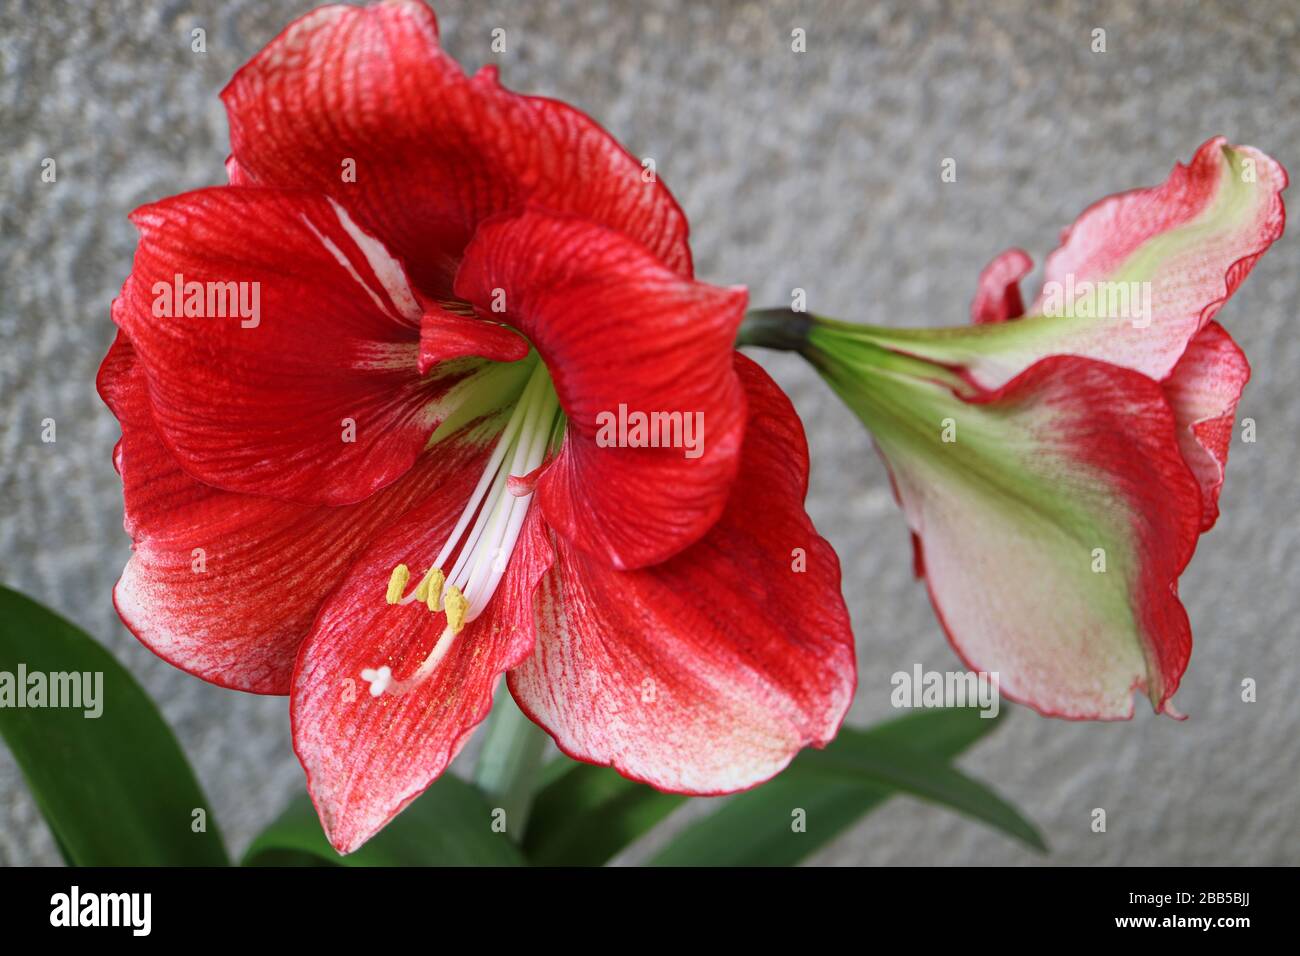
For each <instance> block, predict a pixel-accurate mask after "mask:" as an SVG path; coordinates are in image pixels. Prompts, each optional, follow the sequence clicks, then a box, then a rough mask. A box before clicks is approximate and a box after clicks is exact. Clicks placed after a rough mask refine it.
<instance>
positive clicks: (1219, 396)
mask: <svg viewBox="0 0 1300 956" xmlns="http://www.w3.org/2000/svg"><path fill="white" fill-rule="evenodd" d="M1249 380H1250V363H1249V362H1247V361H1246V355H1245V353H1244V352H1242V351H1241V349H1239V348H1238V347H1237V343H1235V342H1234V341H1232V337H1231V336H1230V335H1228V333H1227V332H1226V331H1224V329H1223V326H1221V325H1219V323H1217V322H1211V323H1210V324H1209V325H1207V326H1206V327H1205V328H1203V329H1201V331H1200V332H1199V333H1197V335H1196V338H1194V339H1192V341H1191V342H1190V343H1189V344H1188V346H1187V351H1186V352H1184V353H1183V357H1182V358H1181V359H1179V360H1178V364H1177V365H1175V366H1174V370H1173V371H1172V372H1171V373H1170V375H1169V377H1168V378H1167V379H1165V381H1164V382H1163V383H1162V384H1163V386H1164V390H1165V397H1166V398H1168V399H1169V404H1170V405H1171V406H1173V409H1174V417H1175V419H1176V420H1177V424H1178V446H1179V448H1181V449H1182V452H1183V458H1185V459H1186V460H1187V464H1188V465H1190V466H1191V469H1192V474H1194V475H1195V476H1196V480H1197V482H1199V483H1200V486H1201V505H1202V513H1201V530H1202V531H1208V530H1209V529H1210V528H1212V527H1213V526H1214V522H1215V521H1216V520H1218V517H1219V489H1220V488H1221V487H1222V486H1223V472H1224V469H1225V468H1226V467H1227V465H1228V446H1229V444H1231V442H1232V426H1233V421H1234V416H1235V414H1236V411H1237V402H1238V400H1240V398H1241V392H1242V389H1244V388H1245V387H1246V382H1247V381H1249Z"/></svg>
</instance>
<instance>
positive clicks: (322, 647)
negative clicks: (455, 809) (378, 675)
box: [292, 471, 552, 853]
mask: <svg viewBox="0 0 1300 956" xmlns="http://www.w3.org/2000/svg"><path fill="white" fill-rule="evenodd" d="M476 478H477V473H476V472H473V473H472V472H470V471H466V472H465V473H464V476H463V479H464V480H462V481H459V482H458V483H457V484H456V488H457V489H458V490H459V491H460V492H461V493H460V494H459V495H456V494H440V495H438V496H436V497H435V498H434V499H433V500H431V501H430V503H429V504H428V506H426V507H422V508H420V509H417V510H416V511H413V512H411V513H409V514H408V515H407V516H405V517H403V518H402V519H401V520H399V521H398V522H397V523H396V525H395V526H393V527H392V528H390V529H389V530H388V531H387V532H385V534H384V536H383V537H382V539H381V541H380V542H379V543H378V544H377V545H376V546H375V547H374V548H372V549H371V550H369V551H368V552H366V553H365V554H364V555H362V557H361V558H360V559H359V560H358V561H357V563H356V565H355V566H354V567H353V569H352V571H351V572H350V573H349V574H348V576H347V577H346V579H345V580H344V582H343V584H342V585H341V586H340V587H339V589H338V590H337V591H336V592H335V593H334V594H333V595H332V596H331V597H330V598H329V600H328V601H326V603H325V607H324V609H323V610H322V612H321V615H320V617H319V618H318V619H317V621H316V626H315V627H314V628H313V630H312V633H311V636H310V637H309V638H308V639H307V641H306V642H305V643H304V644H303V647H302V652H301V653H300V655H299V658H298V666H297V669H296V671H295V673H294V684H293V696H292V716H293V741H294V750H295V751H296V752H297V754H298V759H299V760H301V761H302V765H303V769H304V770H306V772H307V787H308V790H309V791H310V793H311V797H312V801H313V802H314V803H315V805H316V810H317V812H318V813H319V814H320V818H321V823H322V825H323V826H324V828H325V833H326V835H327V836H328V837H329V840H330V843H332V844H333V845H334V848H335V849H337V850H338V851H339V852H340V853H350V852H352V851H353V850H355V849H356V848H357V847H358V846H360V845H361V844H362V843H364V842H365V841H366V840H368V839H369V838H370V837H371V836H372V835H374V833H375V832H376V831H378V830H379V829H380V828H382V827H383V826H384V825H385V824H386V823H387V822H388V821H389V820H391V819H392V818H393V817H394V816H396V815H397V814H398V813H400V812H401V811H402V809H403V808H404V807H405V806H406V805H407V804H409V803H410V802H411V801H412V800H414V799H415V798H416V797H418V796H419V795H420V794H421V793H423V792H424V790H425V789H426V788H427V787H428V786H429V784H431V783H432V782H433V781H434V780H435V779H436V778H437V777H438V776H439V775H440V774H441V773H442V772H443V771H444V770H445V769H446V768H447V765H448V764H449V763H451V761H452V759H453V758H454V757H455V756H456V754H457V753H459V752H460V749H461V747H463V746H464V744H465V742H466V741H467V740H468V739H469V736H470V734H471V733H472V732H473V729H474V728H475V727H476V726H477V725H478V724H479V723H480V722H481V721H482V720H483V718H484V717H486V716H487V714H488V710H489V709H490V708H491V705H492V695H493V690H494V688H495V687H496V684H497V680H498V678H499V677H500V675H501V673H502V672H503V671H505V670H507V669H508V668H510V667H513V666H514V665H515V664H517V663H519V661H520V660H522V659H523V658H525V657H526V656H527V655H528V653H529V652H530V651H531V650H532V647H533V614H532V595H533V591H534V589H535V588H536V586H537V581H538V580H539V578H540V577H541V576H542V575H543V574H544V573H545V571H546V569H547V568H548V567H549V566H550V563H551V559H552V556H551V550H550V547H549V545H548V544H547V543H546V537H545V534H544V531H543V524H542V522H541V516H540V514H539V513H538V512H537V511H536V510H535V509H533V510H531V511H530V512H529V515H528V517H527V519H525V524H524V529H523V533H522V534H521V536H520V538H519V541H518V542H517V544H516V546H515V550H514V552H513V554H512V556H511V558H510V564H509V566H508V568H507V570H506V574H505V577H504V578H503V579H502V581H501V585H500V587H499V588H498V589H497V592H496V594H495V595H494V597H493V599H492V602H491V604H490V605H489V606H488V608H487V610H485V611H484V612H483V614H482V616H481V617H478V618H476V619H475V620H473V621H471V622H470V623H468V624H466V625H465V628H464V630H462V631H461V632H460V634H459V635H457V636H456V638H455V640H454V641H453V643H452V644H451V646H450V649H449V650H448V651H447V653H446V656H445V657H443V658H442V660H441V662H440V663H439V664H438V666H437V667H436V668H435V669H434V671H433V672H432V674H431V675H430V676H429V677H428V678H427V679H426V680H424V681H422V682H419V683H417V684H415V686H413V687H411V688H410V689H408V690H407V691H406V692H405V693H404V694H401V695H394V694H393V693H391V692H389V693H385V694H383V695H381V696H379V697H372V696H370V687H369V685H368V684H367V682H366V680H363V678H362V671H364V670H367V669H374V668H378V667H380V666H387V667H389V668H391V670H392V676H393V678H394V679H395V680H396V681H401V680H408V679H410V678H411V677H412V675H413V674H414V673H415V672H416V671H417V670H418V668H419V666H420V663H421V662H422V661H423V660H424V658H425V656H426V655H427V654H428V653H429V651H430V650H431V649H432V648H433V647H434V645H435V644H436V642H437V641H438V639H439V637H440V636H441V635H442V632H443V629H444V625H445V622H446V616H445V615H444V614H443V613H441V612H439V613H437V614H434V613H431V612H430V611H429V610H428V609H427V608H426V607H425V605H424V604H423V603H421V602H419V601H416V602H414V603H412V604H409V605H389V604H386V603H385V601H384V587H385V585H386V584H387V582H388V576H389V572H390V571H391V570H392V568H393V567H394V566H395V565H396V564H398V563H399V562H402V563H406V564H407V565H408V566H409V567H410V568H411V572H412V581H411V585H410V586H411V587H414V586H415V583H416V580H417V579H418V576H419V575H420V574H421V573H422V572H423V570H424V569H425V568H426V567H427V562H428V561H430V560H431V559H432V555H433V554H434V553H435V552H436V550H437V549H438V547H439V546H440V545H441V544H442V543H443V538H444V537H445V535H446V534H447V533H448V532H449V531H450V530H451V528H452V526H453V524H454V523H455V521H456V518H457V517H458V516H459V514H460V509H461V508H462V507H463V506H464V504H465V500H466V499H467V498H468V496H469V492H470V489H471V488H472V486H473V483H474V479H476ZM447 490H448V491H450V490H451V485H449V486H448V488H447Z"/></svg>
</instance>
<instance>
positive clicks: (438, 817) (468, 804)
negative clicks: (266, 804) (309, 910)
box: [243, 774, 524, 866]
mask: <svg viewBox="0 0 1300 956" xmlns="http://www.w3.org/2000/svg"><path fill="white" fill-rule="evenodd" d="M243 864H244V866H330V865H334V866H522V865H523V864H524V858H523V857H522V856H521V855H520V853H519V849H518V847H516V846H515V844H514V843H513V842H512V841H511V839H510V837H509V836H507V835H506V834H505V833H496V832H494V831H493V829H492V808H491V807H489V806H488V804H487V801H486V800H484V799H483V795H482V794H481V793H480V792H479V791H478V789H477V788H475V787H473V786H471V785H470V784H468V783H466V782H465V781H463V780H460V779H459V778H457V777H454V776H452V775H451V774H443V776H441V777H439V778H438V779H437V780H436V781H434V783H433V785H432V786H431V787H429V789H428V790H426V791H425V792H424V793H423V794H422V795H421V796H420V797H418V798H417V799H416V800H415V802H414V803H412V804H411V805H410V806H409V807H407V808H406V809H405V810H403V811H402V812H401V813H400V814H398V816H397V818H396V819H394V820H393V822H392V823H390V824H389V825H388V826H386V827H384V829H382V830H380V831H379V832H378V833H377V834H375V836H374V837H373V838H371V840H370V841H369V842H368V843H366V844H365V845H363V846H362V847H361V848H360V849H359V850H357V851H356V852H355V853H350V854H348V855H347V856H339V854H338V853H336V852H335V851H334V848H333V847H332V846H330V845H329V841H328V840H327V839H325V833H324V831H323V830H321V825H320V820H319V819H318V818H317V816H316V810H315V809H314V808H313V807H312V805H311V800H310V799H308V797H307V795H306V794H303V795H302V796H299V797H297V798H296V799H295V800H294V801H293V802H292V803H290V804H289V807H288V809H286V810H285V811H284V813H282V814H280V816H279V817H278V818H277V819H276V821H275V822H274V823H272V824H271V825H270V826H269V827H267V828H266V829H265V830H263V831H262V833H261V835H259V836H258V837H257V839H256V840H254V841H253V845H252V846H250V847H249V848H248V852H247V853H245V854H244V860H243Z"/></svg>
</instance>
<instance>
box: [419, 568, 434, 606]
mask: <svg viewBox="0 0 1300 956" xmlns="http://www.w3.org/2000/svg"><path fill="white" fill-rule="evenodd" d="M432 573H433V568H430V569H429V570H428V571H425V572H424V577H422V578H420V583H419V584H417V585H416V586H415V599H416V600H417V601H423V600H424V599H425V598H427V597H428V596H429V575H430V574H432Z"/></svg>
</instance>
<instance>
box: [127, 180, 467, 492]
mask: <svg viewBox="0 0 1300 956" xmlns="http://www.w3.org/2000/svg"><path fill="white" fill-rule="evenodd" d="M132 218H133V219H134V220H135V222H136V224H137V225H138V226H139V228H140V233H141V239H140V245H139V248H138V249H137V250H136V256H135V266H134V269H133V271H132V274H131V277H130V278H129V279H128V280H127V283H126V285H125V286H124V287H123V289H122V295H121V297H120V298H119V299H118V300H117V301H116V302H115V303H114V312H113V316H114V320H115V321H116V322H117V323H118V325H120V326H121V327H122V329H123V330H124V331H126V332H127V334H128V335H129V336H130V337H131V342H132V344H133V345H134V346H135V348H136V351H137V353H138V355H139V357H140V361H141V362H142V363H143V365H144V367H145V370H146V373H147V375H148V379H149V391H150V394H151V396H152V398H153V406H154V414H155V419H156V421H157V424H158V427H159V429H160V431H161V433H162V437H163V440H164V441H165V442H166V444H167V445H168V447H169V448H170V449H171V450H172V452H173V453H174V454H175V455H176V457H177V459H178V460H179V461H180V463H181V465H182V466H183V467H184V468H185V470H186V471H188V472H189V473H190V474H192V475H194V476H195V477H197V478H199V479H201V480H202V481H204V482H206V483H208V484H212V485H216V486H218V487H221V488H225V489H227V490H229V491H241V492H248V493H255V494H264V495H273V496H276V497H281V498H286V499H291V500H298V501H302V502H304V503H319V504H349V503H351V502H354V501H358V500H360V499H362V498H364V497H365V496H366V495H368V494H370V493H371V492H373V491H375V490H376V489H378V488H381V487H383V486H384V485H386V484H388V483H389V482H391V481H393V480H394V479H395V478H397V477H398V476H399V475H401V474H402V473H403V472H404V471H406V470H407V469H408V468H409V467H411V464H412V463H413V462H414V461H415V459H416V457H417V456H418V455H419V454H420V452H421V450H422V449H423V448H424V445H425V442H426V441H427V439H428V437H429V435H430V433H431V432H432V431H433V430H434V428H435V427H436V426H437V424H438V422H439V421H440V420H441V419H442V418H443V417H445V415H446V414H447V413H448V410H447V409H445V408H441V407H440V406H439V405H438V404H437V400H438V399H439V398H440V397H442V396H445V395H446V393H447V392H448V390H449V389H450V388H451V387H452V386H453V385H454V384H455V383H457V382H458V381H461V380H462V379H463V378H464V376H465V375H467V374H468V371H469V370H468V369H467V368H461V369H460V370H458V371H456V372H455V373H453V374H446V375H442V376H439V377H436V378H433V379H427V378H426V379H421V378H420V375H419V373H418V371H417V368H416V363H417V356H418V352H419V328H420V319H421V312H422V310H421V307H420V305H419V304H418V302H417V301H416V299H415V297H414V295H413V294H412V292H411V290H410V288H409V286H408V285H407V283H406V279H405V276H404V275H403V273H402V271H401V268H400V266H399V265H398V264H397V263H396V262H395V260H393V259H392V258H391V257H390V256H388V254H387V253H386V252H385V251H384V250H383V247H382V246H380V245H379V244H378V243H377V242H376V241H375V240H374V239H373V238H371V237H369V236H366V235H364V234H363V233H361V232H359V231H357V230H356V227H355V225H352V224H351V223H350V221H349V220H348V219H347V218H346V213H343V212H342V211H341V209H340V208H339V207H336V206H331V204H330V202H329V201H327V200H325V199H323V198H320V197H317V196H310V195H307V194H305V193H294V192H285V191H280V190H269V189H239V188H232V187H222V188H216V189H205V190H200V191H198V192H193V193H187V194H185V195H183V196H176V197H173V198H171V199H167V200H164V201H162V202H159V203H155V204H153V205H150V206H145V207H143V208H141V209H139V210H137V211H136V212H135V214H134V215H133V217H132ZM349 227H350V228H351V232H350V231H349ZM341 260H342V261H341ZM177 275H179V276H181V277H182V281H183V283H186V284H189V283H202V284H203V286H202V288H203V289H205V290H206V289H207V288H208V286H207V284H208V283H223V284H224V283H241V285H240V286H238V289H239V291H240V292H241V294H243V295H245V299H244V300H243V303H242V304H243V305H246V306H250V308H248V309H245V312H246V313H248V314H250V316H251V317H250V318H242V317H241V316H235V317H228V318H217V317H197V316H190V317H185V316H183V315H182V316H179V317H166V316H158V315H155V314H154V313H155V307H156V305H158V304H159V303H160V302H162V304H164V305H168V306H174V305H176V304H177V303H174V302H172V301H171V300H173V299H175V296H174V294H173V293H174V290H175V282H176V280H175V277H176V276H177ZM254 293H256V295H257V298H256V300H254V299H253V295H254ZM254 304H256V309H253V308H251V306H253V305H254ZM203 308H204V310H205V311H206V310H207V308H208V307H207V304H206V302H205V303H204V305H203ZM227 311H233V310H229V309H228V310H227ZM254 311H256V312H257V314H256V315H255V316H253V315H251V314H252V313H253V312H254ZM241 315H242V313H241ZM349 423H354V424H353V425H351V426H349ZM349 439H353V440H349Z"/></svg>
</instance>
